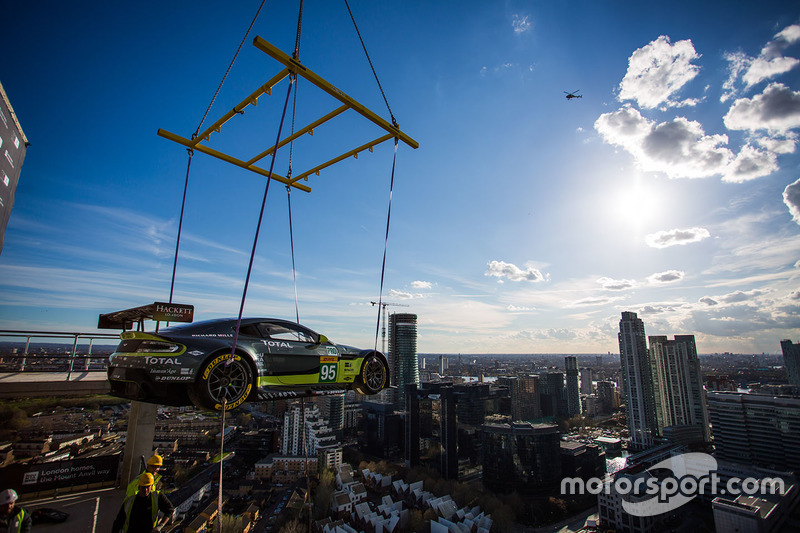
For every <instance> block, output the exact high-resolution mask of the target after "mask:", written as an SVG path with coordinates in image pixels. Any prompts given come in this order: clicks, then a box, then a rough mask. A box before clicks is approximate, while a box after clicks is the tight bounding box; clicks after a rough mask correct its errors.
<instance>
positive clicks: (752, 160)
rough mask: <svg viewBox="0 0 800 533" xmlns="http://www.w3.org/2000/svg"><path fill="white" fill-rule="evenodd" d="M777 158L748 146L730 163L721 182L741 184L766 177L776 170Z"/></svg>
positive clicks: (771, 153) (777, 167)
mask: <svg viewBox="0 0 800 533" xmlns="http://www.w3.org/2000/svg"><path fill="white" fill-rule="evenodd" d="M779 168H780V167H779V166H778V156H777V154H775V153H774V152H771V151H766V150H759V149H758V148H756V147H754V146H752V145H750V144H748V145H745V146H743V147H742V149H741V150H740V151H739V153H738V154H737V156H736V157H735V158H734V159H733V161H731V162H730V164H729V165H728V168H727V169H726V170H725V173H724V174H723V175H722V181H726V182H728V183H743V182H745V181H750V180H754V179H756V178H760V177H762V176H768V175H770V174H772V173H773V172H775V171H776V170H778V169H779Z"/></svg>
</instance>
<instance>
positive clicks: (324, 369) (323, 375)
mask: <svg viewBox="0 0 800 533" xmlns="http://www.w3.org/2000/svg"><path fill="white" fill-rule="evenodd" d="M336 367H337V363H322V364H321V365H319V381H320V382H321V383H324V382H331V381H336Z"/></svg>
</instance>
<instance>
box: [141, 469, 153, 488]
mask: <svg viewBox="0 0 800 533" xmlns="http://www.w3.org/2000/svg"><path fill="white" fill-rule="evenodd" d="M153 483H155V480H154V479H153V474H151V473H150V472H145V473H144V474H142V475H141V476H139V486H140V487H152V486H153Z"/></svg>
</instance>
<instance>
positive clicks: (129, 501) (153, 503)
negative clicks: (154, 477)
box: [122, 490, 158, 533]
mask: <svg viewBox="0 0 800 533" xmlns="http://www.w3.org/2000/svg"><path fill="white" fill-rule="evenodd" d="M135 500H136V495H135V494H134V495H133V496H128V497H127V498H125V502H124V503H123V504H122V506H123V508H124V509H125V525H124V526H122V531H123V532H124V533H127V532H128V525H129V524H130V522H131V510H132V509H133V502H134V501H135ZM150 514H151V518H152V521H153V527H156V524H158V491H156V490H153V491H150Z"/></svg>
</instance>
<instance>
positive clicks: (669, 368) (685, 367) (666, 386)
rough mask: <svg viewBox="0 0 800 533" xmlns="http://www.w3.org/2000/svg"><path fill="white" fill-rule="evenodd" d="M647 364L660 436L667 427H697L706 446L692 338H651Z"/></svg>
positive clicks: (702, 394) (700, 385) (700, 381)
mask: <svg viewBox="0 0 800 533" xmlns="http://www.w3.org/2000/svg"><path fill="white" fill-rule="evenodd" d="M649 341H650V362H651V364H652V370H653V392H654V394H655V397H656V419H657V422H658V429H659V434H661V433H662V432H663V430H664V428H665V427H668V426H698V427H700V428H701V429H702V440H703V441H705V442H709V441H710V440H711V433H710V430H709V426H708V410H707V409H706V398H705V391H704V390H703V374H702V372H701V371H700V360H699V359H698V358H697V346H696V344H695V340H694V335H675V339H674V340H669V339H667V337H666V336H651V337H649Z"/></svg>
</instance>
